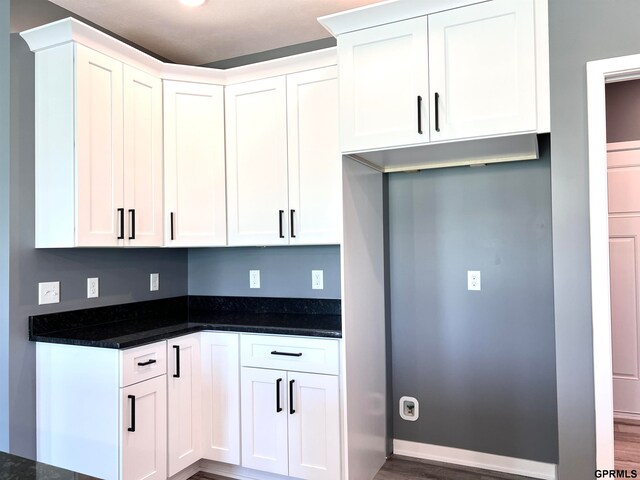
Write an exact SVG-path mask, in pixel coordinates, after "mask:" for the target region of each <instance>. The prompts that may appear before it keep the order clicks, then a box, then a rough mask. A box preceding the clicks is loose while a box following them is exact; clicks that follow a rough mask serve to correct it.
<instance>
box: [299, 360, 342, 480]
mask: <svg viewBox="0 0 640 480" xmlns="http://www.w3.org/2000/svg"><path fill="white" fill-rule="evenodd" d="M287 388H288V389H289V392H290V395H291V397H290V398H289V405H288V408H289V475H290V476H292V477H296V478H304V479H306V480H334V479H336V478H340V447H341V445H340V394H339V387H338V377H337V376H333V375H317V374H313V373H297V372H288V384H287Z"/></svg>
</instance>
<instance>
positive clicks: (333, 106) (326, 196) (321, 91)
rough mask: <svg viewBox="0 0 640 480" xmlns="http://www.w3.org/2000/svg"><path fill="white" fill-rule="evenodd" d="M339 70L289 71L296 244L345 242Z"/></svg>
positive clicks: (291, 237)
mask: <svg viewBox="0 0 640 480" xmlns="http://www.w3.org/2000/svg"><path fill="white" fill-rule="evenodd" d="M337 70H338V69H337V67H335V66H332V67H326V68H320V69H315V70H309V71H307V72H301V73H295V74H291V75H287V109H288V116H287V124H288V133H289V243H290V244H292V245H298V244H306V245H308V244H337V243H340V242H341V231H342V182H341V178H342V163H341V160H342V158H341V155H340V145H339V133H338V71H337Z"/></svg>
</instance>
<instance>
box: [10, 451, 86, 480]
mask: <svg viewBox="0 0 640 480" xmlns="http://www.w3.org/2000/svg"><path fill="white" fill-rule="evenodd" d="M93 478H94V477H89V476H88V475H83V474H81V473H76V472H72V471H70V470H64V469H62V468H57V467H52V466H51V465H47V464H46V463H40V462H34V461H33V460H27V459H26V458H22V457H17V456H15V455H11V454H9V453H4V452H0V480H45V479H46V480H49V479H51V480H80V479H83V480H89V479H93Z"/></svg>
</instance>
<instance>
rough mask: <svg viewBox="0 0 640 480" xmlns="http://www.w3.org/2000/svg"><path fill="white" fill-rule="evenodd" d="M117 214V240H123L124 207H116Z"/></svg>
mask: <svg viewBox="0 0 640 480" xmlns="http://www.w3.org/2000/svg"><path fill="white" fill-rule="evenodd" d="M118 216H119V217H120V235H118V240H124V208H119V209H118Z"/></svg>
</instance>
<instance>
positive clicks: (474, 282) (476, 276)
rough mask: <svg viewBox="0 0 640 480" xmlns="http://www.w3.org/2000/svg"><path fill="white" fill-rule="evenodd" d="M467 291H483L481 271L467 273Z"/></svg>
mask: <svg viewBox="0 0 640 480" xmlns="http://www.w3.org/2000/svg"><path fill="white" fill-rule="evenodd" d="M467 290H481V285H480V272H479V271H477V270H469V271H467Z"/></svg>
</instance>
